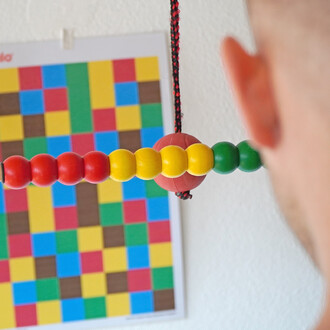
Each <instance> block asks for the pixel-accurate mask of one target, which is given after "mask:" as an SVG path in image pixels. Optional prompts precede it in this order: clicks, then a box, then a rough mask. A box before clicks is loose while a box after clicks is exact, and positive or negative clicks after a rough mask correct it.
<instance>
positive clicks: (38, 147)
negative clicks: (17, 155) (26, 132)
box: [23, 137, 47, 159]
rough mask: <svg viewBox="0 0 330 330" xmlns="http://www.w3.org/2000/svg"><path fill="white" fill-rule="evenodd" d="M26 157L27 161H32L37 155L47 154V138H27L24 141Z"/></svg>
mask: <svg viewBox="0 0 330 330" xmlns="http://www.w3.org/2000/svg"><path fill="white" fill-rule="evenodd" d="M23 146H24V156H25V157H26V158H27V159H31V158H32V157H33V156H35V155H37V154H46V153H47V138H46V137H34V138H25V139H24V141H23Z"/></svg>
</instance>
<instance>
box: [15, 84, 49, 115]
mask: <svg viewBox="0 0 330 330" xmlns="http://www.w3.org/2000/svg"><path fill="white" fill-rule="evenodd" d="M19 101H20V107H21V114H22V115H24V116H26V115H36V114H41V113H44V112H45V106H44V96H43V93H42V91H41V90H33V91H24V92H19Z"/></svg>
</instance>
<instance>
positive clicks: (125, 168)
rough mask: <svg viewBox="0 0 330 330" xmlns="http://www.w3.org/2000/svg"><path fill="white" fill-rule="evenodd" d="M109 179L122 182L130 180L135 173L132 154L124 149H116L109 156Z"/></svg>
mask: <svg viewBox="0 0 330 330" xmlns="http://www.w3.org/2000/svg"><path fill="white" fill-rule="evenodd" d="M109 159H110V178H111V179H113V180H115V181H119V182H124V181H128V180H130V179H132V178H133V177H134V176H135V173H136V162H135V156H134V154H133V153H132V152H131V151H129V150H125V149H118V150H115V151H113V152H112V153H111V154H110V155H109Z"/></svg>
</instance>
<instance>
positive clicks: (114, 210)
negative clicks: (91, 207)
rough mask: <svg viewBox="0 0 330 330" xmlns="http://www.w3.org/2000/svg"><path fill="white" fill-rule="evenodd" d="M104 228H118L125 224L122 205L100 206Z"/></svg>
mask: <svg viewBox="0 0 330 330" xmlns="http://www.w3.org/2000/svg"><path fill="white" fill-rule="evenodd" d="M100 216H101V224H102V226H117V225H121V224H123V223H124V221H123V206H122V203H109V204H100Z"/></svg>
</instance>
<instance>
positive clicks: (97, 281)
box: [81, 273, 107, 298]
mask: <svg viewBox="0 0 330 330" xmlns="http://www.w3.org/2000/svg"><path fill="white" fill-rule="evenodd" d="M81 289H82V296H83V297H84V298H91V297H100V296H105V295H106V294H107V292H106V291H107V290H106V285H105V275H104V273H93V274H83V275H82V276H81Z"/></svg>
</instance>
